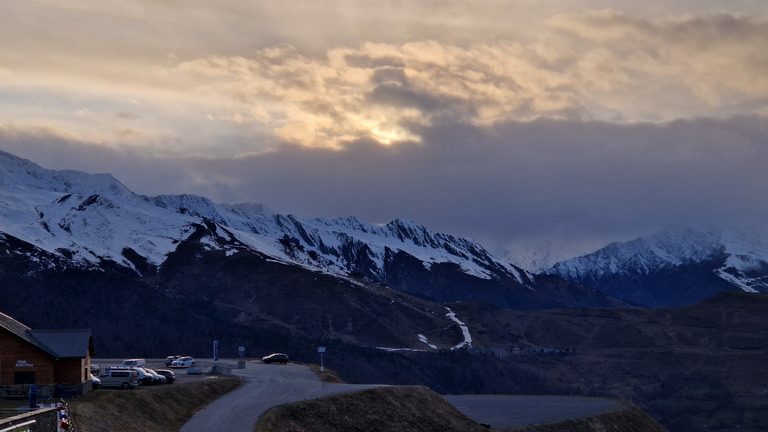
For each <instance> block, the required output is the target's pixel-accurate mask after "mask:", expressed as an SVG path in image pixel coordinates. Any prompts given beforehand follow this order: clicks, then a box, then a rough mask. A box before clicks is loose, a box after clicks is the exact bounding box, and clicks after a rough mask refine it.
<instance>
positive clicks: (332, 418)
mask: <svg viewBox="0 0 768 432" xmlns="http://www.w3.org/2000/svg"><path fill="white" fill-rule="evenodd" d="M342 430H343V431H361V432H362V431H365V432H395V431H397V432H486V431H487V430H488V429H486V428H485V427H483V426H481V425H479V424H477V423H476V422H474V421H472V420H471V419H469V418H468V417H467V416H465V415H464V414H463V413H461V412H460V411H459V410H457V409H456V408H454V407H453V405H451V404H449V403H448V402H446V401H445V399H443V398H441V397H440V396H439V395H437V394H436V393H434V392H432V391H431V390H429V389H427V388H426V387H421V386H395V387H381V388H375V389H369V390H362V391H358V392H353V393H345V394H340V395H336V396H330V397H326V398H321V399H312V400H308V401H302V402H294V403H290V404H286V405H281V406H278V407H275V408H272V409H271V410H269V411H267V412H266V413H264V415H262V416H261V418H260V419H259V421H258V423H256V427H255V429H254V431H255V432H278V431H279V432H336V431H342Z"/></svg>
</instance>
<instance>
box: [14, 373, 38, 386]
mask: <svg viewBox="0 0 768 432" xmlns="http://www.w3.org/2000/svg"><path fill="white" fill-rule="evenodd" d="M34 383H35V373H34V372H16V373H15V374H14V384H34Z"/></svg>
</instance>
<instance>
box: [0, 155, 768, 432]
mask: <svg viewBox="0 0 768 432" xmlns="http://www.w3.org/2000/svg"><path fill="white" fill-rule="evenodd" d="M767 239H768V236H766V235H765V230H764V229H763V230H762V231H761V230H760V229H747V228H742V229H741V230H739V231H734V230H722V229H721V230H715V229H693V228H685V229H667V230H663V231H660V232H658V233H656V234H653V235H651V236H648V237H644V238H639V239H636V240H633V241H630V242H627V243H613V244H611V245H608V246H606V247H605V248H603V249H601V250H599V251H597V252H595V253H593V254H590V255H586V256H583V257H577V258H573V259H570V260H566V261H562V262H560V263H557V264H555V265H554V266H552V267H551V268H550V269H547V270H546V271H540V272H538V271H537V272H533V271H526V270H524V269H522V268H520V267H518V266H515V265H512V264H510V263H509V262H507V261H505V260H504V259H498V258H496V257H495V256H493V254H491V253H490V252H489V251H487V250H486V249H485V248H483V246H482V245H480V244H478V243H477V242H475V241H472V240H470V239H466V238H460V237H456V236H452V235H449V234H440V233H434V232H431V231H430V230H429V229H427V228H426V227H423V226H420V225H418V224H416V223H414V222H412V221H409V220H405V219H398V220H394V221H392V222H390V223H388V224H386V225H375V224H369V223H365V222H363V221H360V220H357V219H355V218H338V219H301V218H298V217H295V216H292V215H281V214H277V213H275V212H273V211H271V210H269V209H268V208H266V207H265V206H263V205H258V204H238V205H225V204H216V203H213V202H212V201H210V200H209V199H207V198H204V197H200V196H194V195H176V196H171V195H163V196H154V197H150V196H143V195H139V194H135V193H133V192H132V191H130V190H129V189H128V188H127V187H125V186H124V185H123V184H122V183H120V182H119V181H118V180H117V179H115V178H114V177H112V176H111V175H109V174H88V173H83V172H78V171H70V170H63V171H57V170H49V169H45V168H42V167H40V166H39V165H37V164H35V163H33V162H31V161H29V160H25V159H21V158H18V157H16V156H14V155H11V154H8V153H4V152H1V151H0V311H2V312H4V313H6V314H8V315H11V316H13V317H14V318H15V319H18V320H19V321H21V322H24V323H25V324H26V325H28V326H30V327H32V328H89V329H92V332H93V338H94V345H95V348H96V355H97V356H99V357H104V358H112V357H150V358H151V357H161V356H165V355H168V354H177V353H184V354H191V355H194V356H199V357H210V354H211V353H210V347H211V341H212V340H214V339H215V340H217V341H218V342H219V347H220V355H221V356H222V357H227V356H232V357H236V356H237V355H239V354H238V347H240V346H244V347H246V353H245V355H246V356H248V357H258V356H261V355H264V354H266V353H269V352H275V351H281V352H288V353H290V354H291V357H292V358H293V359H296V360H298V361H306V362H311V361H317V359H316V356H317V347H318V346H325V347H327V348H328V350H327V353H326V362H327V363H326V364H327V365H329V367H330V366H332V367H333V368H334V370H336V371H338V372H339V373H340V374H341V375H342V376H343V377H344V378H345V380H347V381H348V382H376V383H390V384H419V385H428V386H429V387H430V388H433V389H435V390H436V391H440V392H443V393H494V392H498V393H508V394H510V393H512V394H513V393H529V394H530V393H550V394H552V393H555V394H588V395H593V396H611V397H622V398H627V399H632V400H635V401H640V402H642V404H641V405H642V406H643V408H644V409H647V410H648V411H649V412H651V413H652V414H654V415H655V416H656V417H657V418H658V419H661V420H664V422H665V423H666V424H668V425H676V428H669V429H670V430H673V431H674V432H678V431H680V432H682V431H688V430H698V429H695V427H698V426H695V425H703V424H715V423H714V422H724V424H729V425H730V424H743V425H746V424H747V420H743V419H746V418H747V417H744V416H750V417H749V419H748V422H749V423H750V424H755V425H758V427H763V426H765V425H768V415H765V416H763V414H762V413H763V412H766V413H768V409H763V405H762V402H761V401H762V400H763V399H764V396H763V395H762V394H760V391H761V389H764V388H766V386H768V381H766V379H765V376H764V375H765V374H758V375H756V374H755V371H757V370H759V366H757V365H761V364H764V362H765V357H766V353H768V347H766V343H765V341H766V340H767V339H766V337H765V334H766V333H765V329H764V326H762V323H763V322H764V320H763V317H764V316H765V314H766V313H768V302H767V301H766V295H768V294H759V293H758V292H763V291H768V287H766V283H767V277H768V264H766V262H767V261H768V252H766V245H768V240H767ZM721 291H730V292H729V293H726V294H718V293H720V292H721ZM703 299H708V300H706V301H700V300H703ZM694 303H695V304H694ZM638 305H640V306H652V307H654V308H657V307H661V306H675V305H690V306H685V307H678V308H674V309H641V308H637V307H627V306H638ZM459 348H469V349H459ZM726 367H731V368H732V369H733V370H734V371H736V372H738V374H736V373H734V374H730V375H729V376H723V375H722V371H723V370H724V368H726ZM660 371H663V372H664V373H660ZM658 401H664V403H663V404H659V403H657V402H658ZM713 404H718V405H717V406H718V407H719V408H717V409H716V410H714V411H713V409H712V406H713ZM732 412H737V413H741V414H740V415H742V420H739V419H737V420H733V419H731V417H728V414H729V413H732ZM761 416H763V417H761ZM753 418H754V419H753ZM686 425H694V426H692V427H693V428H687V427H686ZM723 430H727V429H723ZM734 430H735V429H734ZM739 430H745V429H739Z"/></svg>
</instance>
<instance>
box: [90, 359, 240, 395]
mask: <svg viewBox="0 0 768 432" xmlns="http://www.w3.org/2000/svg"><path fill="white" fill-rule="evenodd" d="M123 360H125V359H123V358H119V359H117V358H112V359H101V358H94V359H91V364H92V365H99V368H100V369H101V372H104V370H106V368H107V367H110V366H120V364H121V363H122V362H123ZM145 360H146V362H147V364H146V367H148V368H150V369H153V370H158V369H169V370H172V371H173V372H174V373H175V374H176V383H185V382H191V381H199V380H202V379H208V378H209V377H210V372H211V370H212V369H213V359H210V358H208V359H195V366H194V367H192V368H172V367H169V366H166V365H165V358H148V359H145ZM246 361H250V359H246ZM219 365H221V366H228V367H231V368H235V367H236V366H237V360H235V359H228V360H225V359H222V360H219ZM197 371H200V372H202V373H188V372H197ZM105 390H110V389H105Z"/></svg>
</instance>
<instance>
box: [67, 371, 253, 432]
mask: <svg viewBox="0 0 768 432" xmlns="http://www.w3.org/2000/svg"><path fill="white" fill-rule="evenodd" d="M240 381H241V380H240V378H238V377H218V376H217V377H211V378H210V379H204V380H201V381H195V382H190V383H182V384H172V385H166V386H157V387H146V388H138V389H135V390H111V389H101V390H97V391H95V392H91V393H89V394H88V395H86V396H82V397H77V398H74V399H69V400H68V401H67V402H68V404H69V408H70V411H71V414H72V421H73V424H74V426H75V428H76V430H77V431H78V432H103V431H110V432H134V431H135V432H168V431H177V430H179V429H180V428H181V426H182V425H183V424H184V423H186V421H187V420H188V419H189V418H190V417H192V415H193V414H194V413H195V412H197V411H199V410H200V409H202V408H203V407H205V406H206V405H208V404H209V403H211V402H212V401H214V400H216V399H217V398H218V397H220V396H222V395H223V394H225V393H227V392H229V391H230V390H232V389H234V388H235V387H237V386H238V385H239V384H240Z"/></svg>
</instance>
